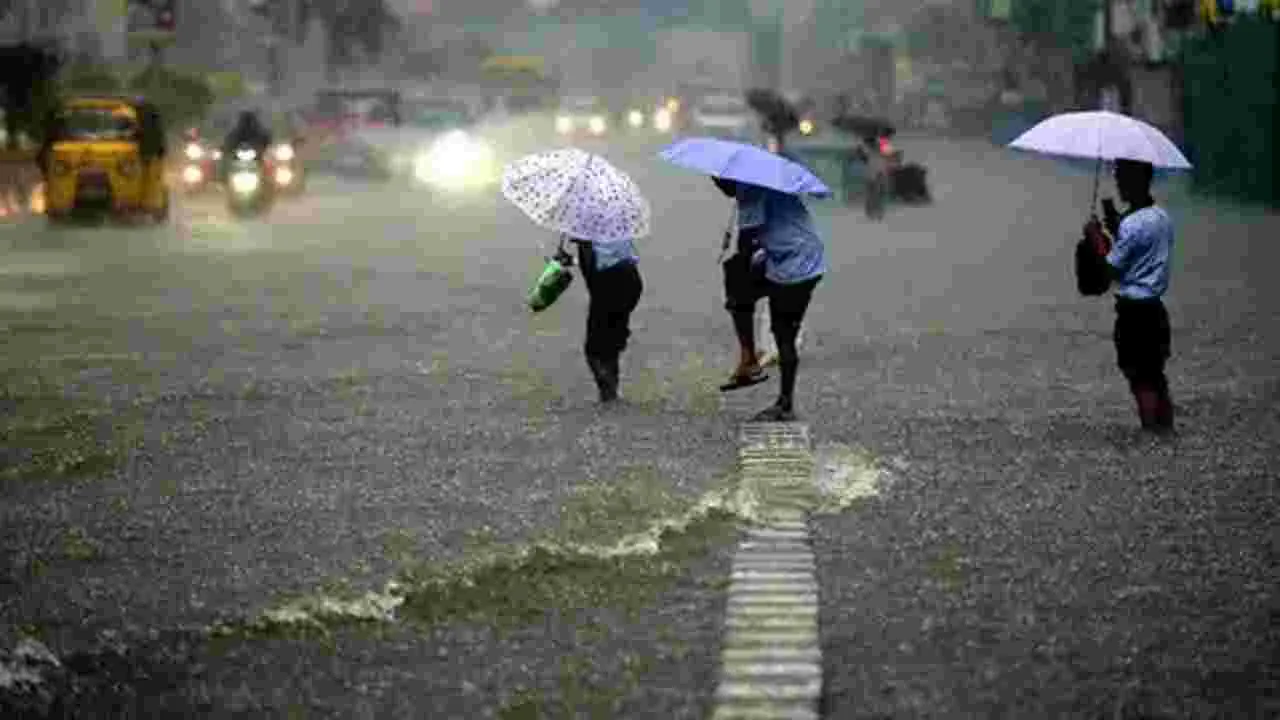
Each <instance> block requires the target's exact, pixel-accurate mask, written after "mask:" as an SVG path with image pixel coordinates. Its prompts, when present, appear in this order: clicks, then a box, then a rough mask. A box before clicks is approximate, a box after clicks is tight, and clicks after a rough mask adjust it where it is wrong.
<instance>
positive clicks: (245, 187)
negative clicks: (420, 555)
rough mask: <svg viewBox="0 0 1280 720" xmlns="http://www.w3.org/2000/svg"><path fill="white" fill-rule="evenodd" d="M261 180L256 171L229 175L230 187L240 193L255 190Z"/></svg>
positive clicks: (245, 193)
mask: <svg viewBox="0 0 1280 720" xmlns="http://www.w3.org/2000/svg"><path fill="white" fill-rule="evenodd" d="M261 182H262V181H261V179H259V178H258V173H254V172H238V173H235V174H234V175H232V176H231V189H232V190H234V191H235V192H237V193H239V194H241V195H248V194H249V193H252V192H256V191H257V190H258V185H259V184H260V183H261Z"/></svg>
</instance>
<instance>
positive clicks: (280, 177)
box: [276, 167, 293, 187]
mask: <svg viewBox="0 0 1280 720" xmlns="http://www.w3.org/2000/svg"><path fill="white" fill-rule="evenodd" d="M292 182H293V171H292V170H290V169H289V168H287V167H282V168H276V184H277V185H280V186H282V187H283V186H286V185H288V184H290V183H292Z"/></svg>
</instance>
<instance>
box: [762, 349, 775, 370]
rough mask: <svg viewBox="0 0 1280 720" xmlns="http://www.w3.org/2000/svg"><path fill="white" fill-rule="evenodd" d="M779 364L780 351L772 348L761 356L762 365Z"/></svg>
mask: <svg viewBox="0 0 1280 720" xmlns="http://www.w3.org/2000/svg"><path fill="white" fill-rule="evenodd" d="M777 364H778V353H776V352H774V351H772V350H766V351H765V353H764V355H761V356H760V367H762V368H763V367H772V366H774V365H777Z"/></svg>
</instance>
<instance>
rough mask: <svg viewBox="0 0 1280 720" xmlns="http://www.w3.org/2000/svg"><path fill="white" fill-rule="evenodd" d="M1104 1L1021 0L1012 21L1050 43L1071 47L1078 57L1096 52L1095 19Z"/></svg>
mask: <svg viewBox="0 0 1280 720" xmlns="http://www.w3.org/2000/svg"><path fill="white" fill-rule="evenodd" d="M1100 7H1102V0H1019V2H1016V3H1014V4H1013V6H1012V12H1011V14H1010V16H1009V24H1010V25H1011V26H1012V27H1013V29H1014V30H1017V31H1018V32H1019V33H1022V34H1023V35H1026V36H1028V37H1031V38H1034V39H1036V40H1037V41H1038V42H1042V43H1044V44H1046V45H1050V46H1056V47H1060V48H1063V49H1067V50H1071V52H1072V54H1073V55H1075V57H1076V59H1077V60H1083V59H1084V58H1085V57H1086V56H1087V55H1089V54H1090V53H1091V52H1092V46H1093V32H1094V22H1095V19H1096V18H1097V16H1098V9H1099V8H1100Z"/></svg>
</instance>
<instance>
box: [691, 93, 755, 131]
mask: <svg viewBox="0 0 1280 720" xmlns="http://www.w3.org/2000/svg"><path fill="white" fill-rule="evenodd" d="M690 120H691V123H690V124H691V126H692V130H693V131H694V132H696V133H699V134H702V135H711V136H715V137H728V138H745V137H747V136H748V135H750V134H751V133H752V129H753V127H754V125H755V115H754V113H752V112H751V109H750V108H749V107H747V102H746V100H744V99H743V98H742V97H741V96H739V95H729V94H717V95H708V96H706V97H703V98H702V99H701V100H698V101H697V103H695V104H694V106H693V112H692V113H691V114H690Z"/></svg>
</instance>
